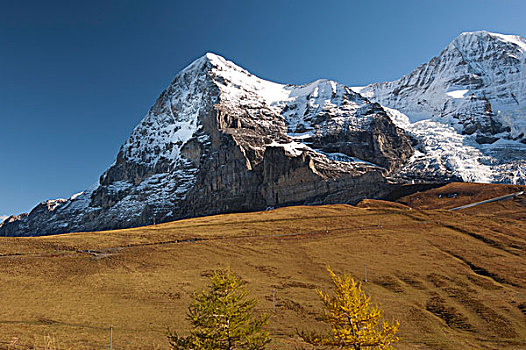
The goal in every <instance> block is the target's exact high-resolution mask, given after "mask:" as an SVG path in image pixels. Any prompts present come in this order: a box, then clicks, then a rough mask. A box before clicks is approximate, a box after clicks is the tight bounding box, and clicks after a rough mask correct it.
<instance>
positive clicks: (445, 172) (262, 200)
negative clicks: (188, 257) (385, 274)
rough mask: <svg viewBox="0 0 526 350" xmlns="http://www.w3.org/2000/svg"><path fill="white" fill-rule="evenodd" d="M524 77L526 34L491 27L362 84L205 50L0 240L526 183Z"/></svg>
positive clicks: (7, 225) (12, 221) (0, 231)
mask: <svg viewBox="0 0 526 350" xmlns="http://www.w3.org/2000/svg"><path fill="white" fill-rule="evenodd" d="M525 69H526V40H525V39H523V38H521V37H518V36H511V35H502V34H494V33H489V32H483V31H481V32H471V33H463V34H461V35H460V36H459V37H457V38H456V39H454V40H453V41H452V42H451V43H450V44H449V45H448V46H447V47H446V48H445V49H444V50H443V51H442V52H441V53H440V55H439V56H438V57H435V58H433V59H431V60H430V62H428V63H426V64H423V65H421V66H420V67H418V68H416V69H415V70H414V71H413V72H411V73H410V74H408V75H406V76H403V77H402V78H400V79H398V80H396V81H393V82H386V83H377V84H371V85H368V86H365V87H356V88H349V87H347V86H345V85H343V84H340V83H337V82H334V81H329V80H317V81H314V82H312V83H309V84H304V85H290V84H289V85H284V84H278V83H273V82H269V81H266V80H263V79H260V78H258V77H256V76H254V75H252V74H251V73H249V72H248V71H246V70H244V69H243V68H241V67H239V66H237V65H235V64H234V63H232V62H230V61H227V60H225V59H224V58H222V57H220V56H217V55H215V54H212V53H207V54H206V55H204V56H203V57H201V58H199V59H197V60H196V61H194V62H193V63H191V64H190V65H189V66H188V67H186V68H185V69H183V70H182V71H181V72H180V73H179V74H177V76H176V77H175V79H174V80H173V81H172V82H171V84H170V85H169V86H168V87H167V88H166V89H165V90H164V91H163V92H162V94H161V95H160V97H159V98H158V99H157V101H156V102H155V104H154V105H153V106H152V107H151V109H150V110H149V112H148V114H147V115H146V117H145V118H144V119H143V120H142V121H141V122H140V123H139V125H138V126H137V127H136V128H135V129H134V130H133V132H132V135H131V136H130V138H129V139H128V140H127V141H126V142H125V144H124V145H123V146H122V147H121V149H120V151H119V153H118V155H117V158H116V160H115V162H114V163H113V164H112V165H111V166H110V167H109V168H108V170H106V171H105V172H104V174H102V176H101V177H100V180H99V181H98V183H96V184H94V185H93V186H91V187H90V188H89V189H87V190H86V191H83V192H81V193H78V194H76V195H74V196H72V197H71V198H69V199H57V200H49V201H44V202H42V203H40V204H39V205H38V206H36V207H35V208H34V209H33V210H32V211H31V212H30V213H25V214H21V215H18V216H11V217H9V218H7V219H6V220H4V222H3V223H1V224H0V235H21V236H23V235H43V234H51V233H62V232H75V231H96V230H103V229H115V228H126V227H133V226H140V225H146V224H151V223H159V222H165V221H171V220H175V219H180V218H186V217H195V216H201V215H210V214H218V213H227V212H241V211H253V210H263V209H266V208H269V207H276V206H286V205H296V204H325V203H356V202H358V201H359V200H361V199H363V198H365V197H368V198H379V197H382V196H384V195H386V194H387V193H389V192H390V191H391V190H393V188H394V187H396V186H399V185H400V184H402V183H405V182H408V181H411V182H412V181H418V182H444V181H474V182H503V183H514V184H525V183H526V157H525V155H526V138H525V133H526V89H525V87H526V72H525Z"/></svg>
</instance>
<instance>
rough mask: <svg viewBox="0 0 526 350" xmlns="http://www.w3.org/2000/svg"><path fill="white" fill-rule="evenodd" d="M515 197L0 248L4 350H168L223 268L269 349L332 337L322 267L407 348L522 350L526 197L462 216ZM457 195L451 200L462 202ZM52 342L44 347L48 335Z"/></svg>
mask: <svg viewBox="0 0 526 350" xmlns="http://www.w3.org/2000/svg"><path fill="white" fill-rule="evenodd" d="M523 188H524V187H520V186H505V185H502V186H500V185H477V184H449V185H447V186H443V187H439V188H435V189H431V190H427V191H423V192H415V193H411V192H410V191H408V192H407V194H406V195H404V196H401V197H400V198H398V199H397V202H388V201H379V200H364V201H362V202H361V203H360V204H358V205H357V206H350V205H324V206H296V207H287V208H279V209H274V210H269V211H265V212H255V213H238V214H226V215H216V216H210V217H201V218H193V219H187V220H180V221H176V222H170V223H163V224H158V225H154V226H146V227H139V228H132V229H125V230H114V231H106V232H87V233H73V234H63V235H55V236H44V237H27V238H13V237H1V238H0V285H1V288H0V349H29V348H34V347H37V348H42V349H43V348H44V347H43V345H42V344H44V343H45V338H44V337H46V336H47V337H52V338H53V339H56V344H59V346H58V347H56V348H57V349H58V348H59V349H103V348H109V342H110V325H112V326H113V349H168V348H169V346H168V342H167V339H166V332H167V329H168V328H170V329H172V330H177V331H178V332H179V333H183V334H184V333H185V331H186V330H188V327H189V323H188V322H187V321H186V319H185V314H186V310H187V306H188V305H189V302H190V300H191V299H190V298H191V295H192V292H193V291H194V290H196V289H201V288H204V287H205V286H206V284H207V283H208V277H209V276H210V274H211V272H212V271H214V270H215V269H224V268H230V269H231V270H232V271H234V272H236V273H237V274H239V275H240V276H241V277H242V278H243V279H244V280H245V281H247V282H248V289H249V291H250V293H251V295H252V296H254V297H256V298H257V299H258V300H259V304H258V307H257V310H259V311H261V312H266V313H269V314H271V320H270V325H269V331H270V333H271V336H272V338H273V341H272V343H271V344H270V346H269V349H276V350H277V349H295V348H296V347H301V346H304V347H305V349H308V347H307V346H306V345H305V344H304V343H302V342H301V340H300V338H299V337H298V336H297V330H314V329H323V327H324V324H323V323H322V322H320V318H319V315H320V313H321V311H322V308H321V302H320V300H319V299H318V297H317V295H316V293H315V290H316V289H318V288H319V289H323V290H327V289H328V288H329V286H330V280H329V276H328V274H327V272H326V266H328V265H329V266H331V267H332V269H333V270H334V271H335V272H337V273H349V274H351V275H352V276H353V277H354V278H356V279H359V280H361V281H363V283H364V289H365V291H366V292H367V293H368V294H370V295H372V298H373V301H374V302H375V303H378V304H380V305H381V307H382V308H383V309H384V310H385V314H386V317H387V318H388V319H392V318H396V319H398V320H400V323H401V326H400V333H399V335H400V338H401V341H400V343H399V345H397V348H399V349H526V322H525V321H526V259H525V257H526V224H525V219H526V198H525V196H520V197H518V198H516V199H514V200H510V201H506V202H496V203H490V204H485V205H481V206H478V207H473V208H469V209H466V210H462V211H455V212H453V211H449V210H447V209H448V208H452V207H455V206H458V205H463V204H467V203H469V202H471V201H477V200H483V199H487V198H489V197H492V196H497V195H501V194H505V193H510V192H513V191H515V190H517V189H518V190H521V189H523ZM455 193H456V195H455ZM48 339H49V338H48Z"/></svg>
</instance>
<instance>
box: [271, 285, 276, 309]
mask: <svg viewBox="0 0 526 350" xmlns="http://www.w3.org/2000/svg"><path fill="white" fill-rule="evenodd" d="M272 312H273V313H276V288H273V289H272Z"/></svg>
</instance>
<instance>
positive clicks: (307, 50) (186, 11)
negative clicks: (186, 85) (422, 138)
mask: <svg viewBox="0 0 526 350" xmlns="http://www.w3.org/2000/svg"><path fill="white" fill-rule="evenodd" d="M525 13H526V1H524V0H494V1H488V0H476V1H475V0H474V1H468V0H464V1H463V0H456V1H448V0H441V1H431V0H429V1H427V0H419V1H417V0H410V1H409V0H408V1H403V0H398V1H393V0H389V1H387V0H386V1H374V0H369V1H355V0H340V1H332V0H325V1H319V0H301V1H300V0H298V1H287V0H281V1H272V0H266V1H252V0H243V1H228V0H222V1H217V0H214V1H203V0H193V1H176V0H171V1H155V0H151V1H133V0H122V1H112V0H105V1H98V0H92V1H53V0H50V1H5V0H4V1H0V118H1V119H0V156H1V159H0V216H1V215H8V214H13V213H20V212H24V211H28V210H30V209H31V208H32V207H33V206H34V205H36V204H37V203H38V202H40V201H42V200H45V199H51V198H59V197H69V196H70V195H71V194H73V193H76V192H80V191H82V190H83V189H85V188H87V187H88V186H89V185H91V184H92V183H94V182H96V181H97V179H98V178H99V176H100V174H101V173H102V172H103V171H104V170H105V169H106V168H107V167H108V166H109V165H110V164H111V163H112V162H113V160H114V158H115V155H116V154H117V152H118V149H119V147H120V145H121V144H122V143H123V142H124V141H125V140H126V138H127V137H128V135H129V134H130V132H131V130H132V129H133V128H134V127H135V125H136V124H137V123H138V122H139V121H140V120H141V119H142V117H143V116H144V115H145V114H146V112H147V111H148V108H149V107H150V106H151V105H152V104H153V103H154V102H155V99H156V98H157V96H158V95H159V93H160V92H161V91H162V90H163V89H164V88H165V87H166V85H167V84H168V83H169V82H170V81H171V79H172V78H173V77H174V76H175V74H176V73H177V72H178V71H179V70H181V69H182V68H184V67H185V66H186V65H187V64H188V63H190V62H191V61H192V60H194V59H195V58H197V57H199V56H201V55H203V54H204V53H205V52H207V51H212V52H215V53H217V54H220V55H222V56H225V57H226V58H228V59H230V60H233V61H234V62H236V63H237V64H239V65H241V66H243V67H244V68H246V69H248V70H249V71H251V72H252V73H254V74H256V75H259V76H260V77H262V78H265V79H269V80H273V81H278V82H283V83H305V82H308V81H312V80H315V79H318V78H329V79H334V80H337V81H340V82H343V83H345V84H348V85H362V84H366V83H371V82H377V81H386V80H393V79H396V78H399V77H400V76H401V75H403V74H406V73H409V72H410V71H411V70H412V69H414V68H415V67H417V66H418V65H419V64H422V63H424V62H427V61H428V60H429V59H430V58H431V57H433V56H435V55H438V54H439V53H440V51H441V50H442V49H443V48H444V47H445V46H446V45H447V44H448V43H449V42H450V41H451V40H452V39H454V38H455V37H456V36H457V35H458V34H460V33H461V32H463V31H473V30H481V29H485V30H489V31H494V32H500V33H505V34H519V35H521V36H526V21H525V20H524V14H525Z"/></svg>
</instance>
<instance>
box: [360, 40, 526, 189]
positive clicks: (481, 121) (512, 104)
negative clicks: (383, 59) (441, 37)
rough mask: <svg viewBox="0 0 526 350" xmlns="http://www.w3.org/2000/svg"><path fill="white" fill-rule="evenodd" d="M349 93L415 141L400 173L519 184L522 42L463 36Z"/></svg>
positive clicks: (523, 128)
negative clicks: (387, 78) (403, 71)
mask: <svg viewBox="0 0 526 350" xmlns="http://www.w3.org/2000/svg"><path fill="white" fill-rule="evenodd" d="M354 90H355V91H357V92H359V93H361V94H362V95H363V96H365V97H367V98H368V99H370V100H372V101H375V102H378V103H380V104H381V105H382V106H385V107H388V108H391V109H393V110H394V111H392V113H391V114H392V117H393V120H394V121H398V123H397V124H398V125H399V126H400V127H403V128H404V129H405V130H407V131H408V132H409V133H410V134H412V135H413V136H414V137H415V138H416V139H418V140H419V141H420V145H419V147H417V148H419V150H420V151H421V152H417V153H416V154H415V156H414V157H413V159H412V160H411V162H409V163H408V164H407V165H406V166H405V167H404V169H402V170H401V173H405V174H410V176H414V174H415V172H418V173H420V174H421V175H420V177H425V176H426V175H427V174H429V172H430V169H432V170H433V172H434V173H435V174H440V176H453V177H457V178H458V180H463V181H479V182H507V183H524V182H525V179H526V176H525V169H526V163H525V162H524V158H525V157H524V155H525V154H526V147H524V144H526V136H525V135H526V39H524V38H522V37H520V36H516V35H503V34H496V33H489V32H486V31H478V32H468V33H462V34H461V35H459V36H458V37H457V38H456V39H454V40H453V41H452V42H451V43H450V44H449V45H448V46H447V47H446V48H445V49H444V50H443V51H442V52H441V53H440V55H439V56H437V57H434V58H432V59H431V60H430V61H429V62H428V63H426V64H423V65H421V66H419V67H418V68H416V69H415V70H414V71H412V72H411V73H410V74H408V75H405V76H403V77H402V78H400V79H398V80H395V81H392V82H385V83H376V84H371V85H368V86H365V87H359V88H354Z"/></svg>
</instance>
